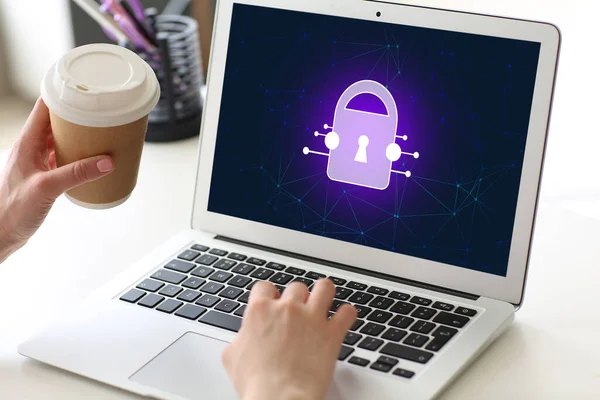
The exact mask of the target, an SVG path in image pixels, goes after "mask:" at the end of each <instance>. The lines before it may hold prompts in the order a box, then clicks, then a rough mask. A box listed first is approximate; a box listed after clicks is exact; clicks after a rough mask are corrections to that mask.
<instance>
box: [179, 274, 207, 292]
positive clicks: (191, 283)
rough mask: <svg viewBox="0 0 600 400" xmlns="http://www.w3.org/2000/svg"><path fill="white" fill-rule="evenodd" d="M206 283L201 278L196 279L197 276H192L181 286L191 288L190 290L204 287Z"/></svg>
mask: <svg viewBox="0 0 600 400" xmlns="http://www.w3.org/2000/svg"><path fill="white" fill-rule="evenodd" d="M204 282H206V281H205V280H204V279H200V278H196V277H195V276H192V277H191V278H187V279H186V280H185V282H183V283H182V284H181V286H184V287H186V288H190V289H198V288H199V287H200V286H202V285H204Z"/></svg>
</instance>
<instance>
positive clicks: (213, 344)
mask: <svg viewBox="0 0 600 400" xmlns="http://www.w3.org/2000/svg"><path fill="white" fill-rule="evenodd" d="M225 346H227V342H223V341H220V340H218V339H214V338H211V337H207V336H203V335H199V334H196V333H192V332H188V333H186V334H185V335H183V336H181V337H180V338H179V339H177V340H176V341H175V342H173V343H172V344H171V345H170V346H169V347H167V348H166V349H165V350H163V351H162V352H160V353H159V354H158V355H157V356H156V357H154V358H153V359H152V361H150V362H149V363H148V364H146V365H144V366H143V367H142V368H141V369H140V370H139V371H137V372H136V373H135V374H133V375H132V376H131V377H130V378H129V379H130V380H132V381H134V382H137V383H141V384H143V385H145V386H149V387H152V388H155V389H158V390H160V391H162V392H166V393H170V394H174V395H177V396H181V397H184V398H187V399H190V400H196V399H198V400H200V399H222V400H229V399H232V400H233V399H238V396H237V394H236V393H235V390H234V389H233V387H232V385H231V381H230V380H229V378H228V376H227V373H226V372H225V369H224V368H223V366H222V365H221V353H222V352H223V349H224V348H225Z"/></svg>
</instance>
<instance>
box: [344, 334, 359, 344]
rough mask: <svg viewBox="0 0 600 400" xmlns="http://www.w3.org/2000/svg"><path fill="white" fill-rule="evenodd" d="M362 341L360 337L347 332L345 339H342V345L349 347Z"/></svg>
mask: <svg viewBox="0 0 600 400" xmlns="http://www.w3.org/2000/svg"><path fill="white" fill-rule="evenodd" d="M360 339H362V335H360V334H358V333H354V332H348V333H347V334H346V338H345V339H344V343H345V344H347V345H350V346H354V345H355V344H356V342H358V341H359V340H360Z"/></svg>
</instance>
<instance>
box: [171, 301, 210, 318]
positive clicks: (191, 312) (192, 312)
mask: <svg viewBox="0 0 600 400" xmlns="http://www.w3.org/2000/svg"><path fill="white" fill-rule="evenodd" d="M205 312H206V308H204V307H198V306H193V305H191V304H186V305H185V306H183V307H181V308H180V309H179V310H177V311H176V312H175V315H177V316H178V317H183V318H187V319H198V317H199V316H201V315H202V314H204V313H205Z"/></svg>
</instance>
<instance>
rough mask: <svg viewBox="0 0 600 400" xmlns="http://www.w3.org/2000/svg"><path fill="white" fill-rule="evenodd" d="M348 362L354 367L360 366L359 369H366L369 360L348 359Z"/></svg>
mask: <svg viewBox="0 0 600 400" xmlns="http://www.w3.org/2000/svg"><path fill="white" fill-rule="evenodd" d="M348 362H349V363H350V364H354V365H360V366H361V367H366V366H367V365H369V362H370V361H369V360H367V359H365V358H360V357H350V359H349V360H348Z"/></svg>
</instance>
